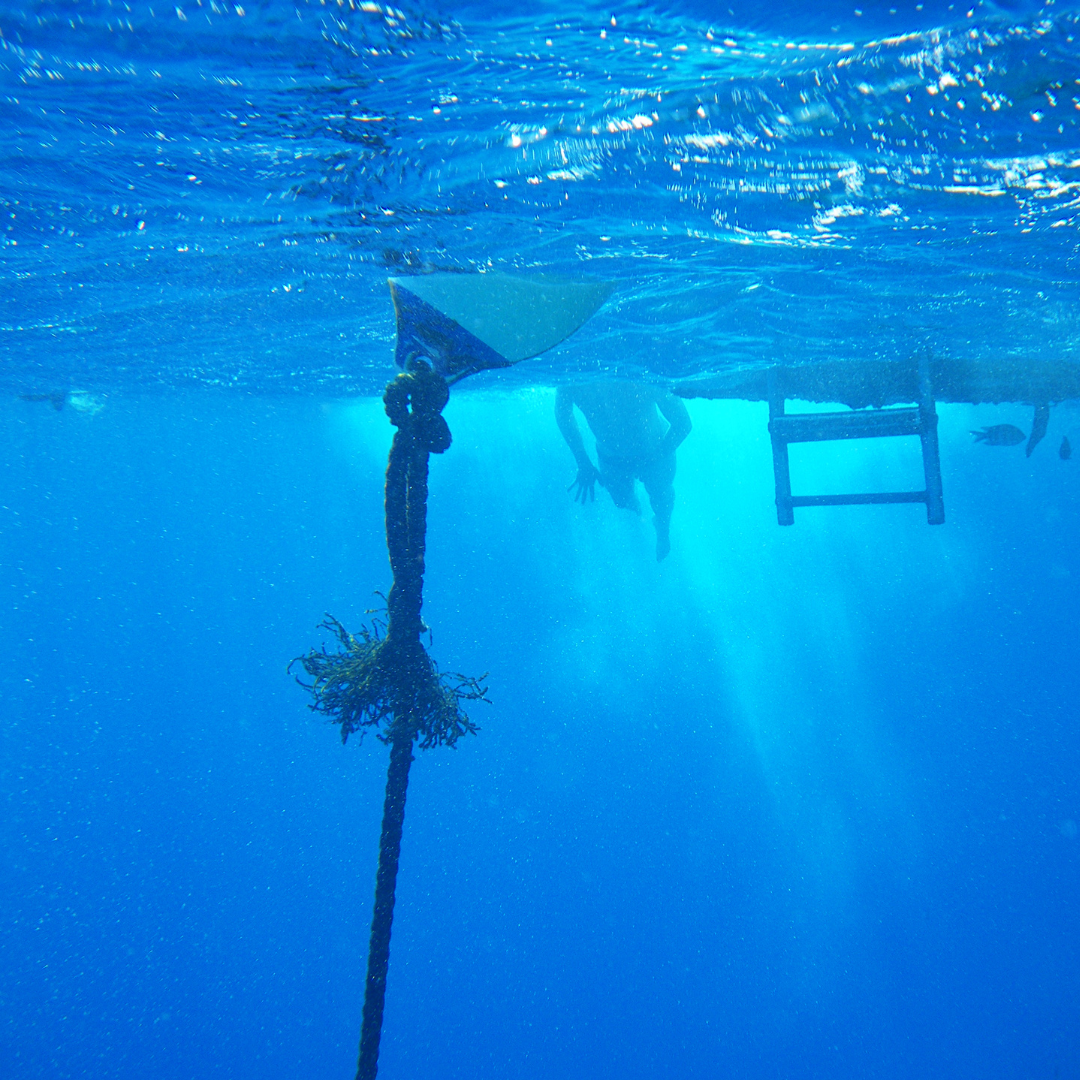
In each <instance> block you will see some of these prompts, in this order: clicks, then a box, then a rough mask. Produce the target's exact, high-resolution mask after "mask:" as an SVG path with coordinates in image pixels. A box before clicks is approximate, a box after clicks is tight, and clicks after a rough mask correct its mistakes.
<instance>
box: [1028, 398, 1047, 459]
mask: <svg viewBox="0 0 1080 1080" xmlns="http://www.w3.org/2000/svg"><path fill="white" fill-rule="evenodd" d="M1049 423H1050V406H1049V405H1047V404H1045V403H1044V404H1042V405H1036V406H1035V419H1034V420H1032V422H1031V438H1030V439H1028V444H1027V450H1026V451H1025V453H1026V455H1027V456H1028V457H1031V451H1032V450H1034V449H1035V447H1036V446H1038V445H1039V443H1041V442H1042V440H1043V436H1044V435H1045V434H1046V427H1047V425H1048V424H1049Z"/></svg>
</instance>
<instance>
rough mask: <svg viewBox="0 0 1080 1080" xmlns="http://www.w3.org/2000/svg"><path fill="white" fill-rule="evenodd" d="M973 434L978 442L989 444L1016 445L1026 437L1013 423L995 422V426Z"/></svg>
mask: <svg viewBox="0 0 1080 1080" xmlns="http://www.w3.org/2000/svg"><path fill="white" fill-rule="evenodd" d="M971 434H972V435H974V436H975V441H976V442H984V443H986V445H987V446H1015V445H1016V444H1017V443H1022V442H1023V441H1024V439H1025V438H1026V436H1025V435H1024V433H1023V432H1022V431H1021V430H1020V429H1019V428H1018V427H1013V426H1012V424H994V426H993V427H985V428H983V429H982V431H973V432H972V433H971ZM1040 438H1041V436H1040Z"/></svg>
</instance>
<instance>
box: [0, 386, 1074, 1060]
mask: <svg viewBox="0 0 1080 1080" xmlns="http://www.w3.org/2000/svg"><path fill="white" fill-rule="evenodd" d="M553 397H554V395H553V393H552V392H551V391H547V390H527V389H525V390H517V391H514V392H511V393H499V392H495V391H484V392H479V393H476V392H474V393H471V394H470V393H469V392H467V391H458V392H456V393H455V396H454V398H453V400H452V401H451V404H450V406H449V407H448V409H447V417H448V420H449V421H450V425H451V428H452V429H453V431H454V435H455V443H454V446H453V447H452V449H451V450H450V452H448V453H447V454H446V455H445V457H443V458H438V459H433V468H432V487H431V505H430V527H429V547H430V558H429V564H428V575H427V589H426V604H425V615H426V618H427V620H428V622H429V623H430V625H431V626H432V627H433V630H434V635H435V636H434V647H433V654H434V655H435V657H436V658H437V659H438V660H439V662H440V664H441V665H442V666H443V667H444V668H448V669H451V670H462V671H466V672H471V673H479V672H482V671H489V672H490V680H489V681H490V685H491V696H492V699H493V702H494V704H493V705H492V706H491V707H490V708H486V709H479V708H478V709H477V714H478V716H477V718H478V719H479V721H480V723H481V725H482V728H483V730H482V732H481V733H480V735H479V736H478V737H477V738H475V739H471V740H468V741H467V742H465V743H464V744H462V745H461V746H460V747H459V749H457V750H456V751H446V750H443V751H432V752H427V753H424V754H421V755H419V758H418V761H417V764H416V766H415V767H414V770H413V776H412V783H411V787H410V792H409V804H408V810H407V815H406V829H405V839H404V845H403V853H402V870H401V876H400V879H399V888H398V908H397V913H396V919H395V925H394V938H393V946H392V956H391V972H390V983H389V992H388V1004H387V1013H386V1028H385V1032H384V1040H383V1054H382V1065H381V1069H380V1076H386V1077H390V1078H392V1077H398V1076H413V1077H432V1078H436V1077H439V1078H441V1077H492V1078H494V1077H505V1076H510V1075H513V1076H515V1077H522V1078H531V1077H550V1076H561V1077H574V1078H577V1077H615V1076H620V1077H653V1076H657V1075H660V1076H676V1075H679V1076H687V1077H703V1078H704V1077H718V1076H725V1077H726V1076H731V1077H746V1078H755V1080H756V1078H759V1077H762V1078H763V1077H821V1076H829V1077H866V1076H874V1077H901V1076H913V1075H919V1076H926V1077H943V1078H944V1077H948V1078H953V1080H954V1078H968V1077H970V1078H972V1080H974V1078H979V1080H986V1078H990V1077H1000V1078H1013V1077H1029V1076H1030V1077H1037V1076H1062V1077H1067V1076H1073V1075H1077V1070H1078V1069H1080V1045H1078V1041H1080V1040H1078V1034H1077V1032H1078V1030H1080V1028H1078V1024H1077V1020H1078V1009H1080V985H1078V975H1077V970H1078V967H1077V961H1078V957H1077V947H1078V935H1077V924H1076V896H1077V890H1078V886H1080V861H1078V860H1080V846H1078V844H1080V841H1078V840H1077V835H1076V834H1077V825H1076V822H1077V820H1078V819H1080V796H1078V793H1077V787H1076V774H1077V767H1078V764H1080V761H1078V758H1080V739H1078V737H1077V731H1076V721H1077V716H1076V704H1075V703H1076V700H1077V666H1076V663H1075V652H1076V622H1075V611H1076V581H1077V577H1078V575H1080V565H1078V559H1077V555H1076V543H1075V538H1076V535H1077V528H1078V513H1077V503H1076V498H1075V486H1076V477H1075V475H1074V474H1075V465H1074V464H1073V463H1071V462H1062V461H1060V460H1059V459H1058V457H1057V456H1056V455H1055V454H1054V453H1053V450H1054V448H1055V447H1056V444H1057V442H1058V441H1059V439H1060V435H1061V434H1062V432H1063V431H1065V430H1067V427H1068V424H1069V423H1070V422H1071V421H1072V420H1074V419H1075V413H1073V412H1071V411H1069V410H1067V409H1062V410H1058V411H1057V412H1056V413H1055V415H1054V418H1053V419H1052V421H1051V430H1050V435H1049V437H1048V440H1047V443H1046V444H1044V445H1043V446H1042V447H1040V448H1039V450H1038V451H1036V453H1035V455H1034V456H1033V457H1032V458H1031V459H1025V458H1024V457H1023V455H1022V453H1021V452H1020V448H1015V449H1007V450H998V449H988V448H986V447H984V446H973V445H971V444H970V436H968V434H967V431H968V429H969V428H971V427H976V426H981V425H982V424H985V423H993V422H1016V423H1019V424H1021V425H1024V424H1026V423H1027V422H1028V419H1029V418H1028V416H1027V414H1026V412H1025V411H1023V410H1020V409H1019V408H1008V407H1001V408H990V407H985V408H980V409H971V408H962V407H948V406H946V407H942V408H941V410H940V411H941V416H942V419H941V431H942V454H943V469H944V477H945V494H946V507H947V512H948V522H947V524H946V525H945V526H943V527H941V528H928V527H927V526H926V524H925V519H924V517H923V514H922V511H921V508H918V507H911V506H907V507H903V506H902V507H885V508H845V509H836V510H806V511H799V512H798V520H797V523H796V525H795V527H794V528H791V529H779V528H777V526H776V524H775V517H774V514H773V510H772V506H771V464H770V457H769V450H768V439H767V435H766V432H765V409H764V406H756V405H747V404H738V403H735V404H727V403H718V402H700V401H699V402H691V403H690V406H691V411H692V415H693V419H694V424H695V428H694V431H693V433H692V435H691V436H690V438H689V440H688V441H687V442H686V443H685V444H684V446H683V448H682V449H681V451H680V455H679V456H680V466H679V476H678V480H677V487H678V492H679V501H678V504H677V507H676V515H675V524H674V529H673V541H674V549H673V553H672V555H671V557H670V559H669V560H668V561H667V562H665V563H664V564H662V565H660V566H658V565H657V564H656V563H655V562H654V561H653V555H652V546H653V545H652V541H651V539H650V529H649V526H648V523H647V521H642V520H640V519H637V518H635V517H633V516H632V515H630V514H627V513H625V512H622V511H618V510H616V508H615V507H613V506H612V505H611V503H610V500H608V499H607V497H606V495H602V496H601V498H600V499H599V500H598V501H597V503H596V504H595V505H590V506H587V507H585V508H584V509H583V508H580V507H578V506H576V505H575V504H573V503H572V502H571V500H570V497H569V496H568V495H567V493H566V490H565V489H566V485H567V483H569V481H570V480H571V479H572V475H573V470H572V461H571V458H570V456H569V454H568V452H567V451H566V449H565V447H564V446H563V445H562V443H561V440H560V437H559V434H558V432H557V430H556V428H555V425H554V422H553V416H552V409H553ZM0 429H2V430H3V433H4V443H5V445H6V446H7V448H8V449H7V452H6V453H5V455H4V458H3V463H2V473H0V484H2V491H3V499H2V503H3V508H2V510H0V513H2V514H3V528H2V531H0V545H2V546H0V556H2V567H3V569H2V572H0V589H2V596H3V598H4V599H3V611H4V615H3V618H2V620H0V650H2V653H3V655H4V656H5V658H6V663H5V664H4V666H3V672H2V675H0V680H2V683H0V692H2V695H3V700H4V703H5V704H4V715H5V722H4V724H3V726H2V729H0V732H2V734H0V738H2V743H0V761H2V771H0V792H2V798H3V806H4V813H3V815H2V816H0V830H2V840H0V843H2V849H3V851H4V853H5V856H4V860H3V873H2V877H0V902H2V904H3V910H4V912H5V917H4V920H3V923H2V924H0V935H2V938H0V952H2V954H3V956H4V963H3V976H2V980H0V993H2V1006H3V1007H2V1015H3V1017H4V1020H3V1026H2V1028H0V1070H2V1072H3V1074H4V1075H5V1076H9V1077H18V1078H30V1077H101V1078H106V1077H107V1078H112V1077H116V1078H120V1077H124V1078H126V1077H147V1076H153V1077H156V1078H162V1080H172V1078H178V1080H179V1078H188V1077H237V1078H242V1077H255V1076H258V1077H293V1076H347V1075H351V1071H352V1069H353V1068H354V1061H355V1050H356V1041H357V1034H358V1027H359V1012H360V1001H361V994H362V974H363V964H364V952H365V947H366V937H367V929H368V923H369V918H370V903H371V894H372V888H373V882H374V864H375V855H376V847H377V837H378V827H379V825H378V823H379V814H380V811H381V798H382V786H383V782H384V770H385V764H386V752H385V749H384V748H383V747H382V746H381V745H379V744H378V743H376V742H375V741H373V740H372V741H370V742H367V743H365V744H364V745H362V746H361V745H358V744H356V743H353V742H351V743H350V744H349V745H348V746H347V747H345V748H342V746H341V745H340V743H339V741H338V739H337V737H336V731H335V729H334V728H332V727H330V726H327V725H324V724H322V723H321V722H320V721H319V720H318V719H317V718H316V717H315V716H314V715H313V714H311V713H310V712H309V711H308V710H307V709H306V700H305V696H304V694H303V692H302V691H301V690H300V689H299V688H298V687H296V686H295V685H294V684H293V683H292V682H291V680H290V679H289V678H287V677H286V675H285V664H286V663H287V661H288V659H289V658H290V657H292V656H295V655H297V654H298V653H300V652H302V651H304V650H306V649H307V648H308V647H310V646H311V645H312V644H315V643H317V642H318V641H319V640H320V635H323V632H321V631H318V630H316V629H315V626H316V624H317V623H318V622H319V620H320V618H321V617H322V614H323V612H324V611H331V612H333V613H334V614H335V615H336V616H338V617H339V618H341V619H342V620H343V621H345V622H346V624H347V625H350V626H356V625H357V624H358V623H359V622H360V621H361V620H362V619H363V617H364V610H365V608H366V607H368V606H371V605H372V604H375V603H377V598H375V597H373V596H372V590H374V589H376V588H385V587H386V585H387V584H388V567H387V565H386V558H385V551H384V548H383V542H382V536H381V520H380V512H381V507H380V499H379V490H380V484H381V473H382V469H383V467H384V461H385V456H384V455H385V451H386V448H387V446H388V442H389V433H390V430H389V427H388V425H387V424H386V422H385V419H384V418H383V417H382V415H381V412H380V407H379V403H378V402H377V401H374V400H365V401H360V402H356V403H353V404H348V403H337V404H328V405H320V404H318V403H316V402H312V401H308V400H283V401H273V402H270V401H265V400H263V401H260V400H244V399H233V398H230V397H228V396H226V395H221V396H219V397H216V398H215V397H212V396H207V395H201V394H188V395H183V394H181V395H178V396H174V397H172V398H169V399H167V400H165V399H162V400H155V399H137V398H135V399H121V400H117V401H114V402H110V404H109V406H108V408H106V409H105V411H104V412H102V413H101V414H99V415H97V416H93V417H89V416H85V415H80V414H78V413H77V412H75V411H73V410H70V409H67V410H64V411H63V412H62V413H54V412H53V411H52V410H51V409H49V408H48V406H47V405H46V406H37V405H33V404H28V403H26V402H10V401H9V402H6V403H4V404H3V407H2V412H0ZM905 442H906V440H890V441H889V442H888V443H887V444H886V443H881V444H879V445H877V446H874V445H873V444H868V445H864V446H862V447H856V446H854V445H851V446H846V447H827V448H822V451H821V453H820V454H819V455H818V456H817V457H816V458H811V457H806V458H799V457H795V458H794V459H793V472H794V479H795V484H796V488H797V490H806V491H811V490H836V489H838V488H840V487H857V488H862V489H864V490H866V489H871V488H873V487H875V486H881V485H884V484H890V483H896V482H897V481H899V482H903V480H904V478H905V477H910V478H911V479H914V478H915V477H916V476H917V469H918V456H917V448H916V447H915V446H906V445H905ZM912 442H914V440H912ZM859 450H861V451H862V452H857V451H859ZM369 598H370V600H369ZM323 636H324V635H323Z"/></svg>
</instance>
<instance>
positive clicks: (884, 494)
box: [786, 491, 927, 506]
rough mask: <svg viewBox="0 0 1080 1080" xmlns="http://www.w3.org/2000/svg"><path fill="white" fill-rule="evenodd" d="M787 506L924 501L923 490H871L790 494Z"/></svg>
mask: <svg viewBox="0 0 1080 1080" xmlns="http://www.w3.org/2000/svg"><path fill="white" fill-rule="evenodd" d="M786 501H787V502H788V505H789V506H870V505H873V504H876V503H924V502H926V501H927V497H926V492H925V491H871V492H868V493H866V494H862V495H791V496H789V497H788V499H787V500H786Z"/></svg>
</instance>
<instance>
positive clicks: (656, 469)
mask: <svg viewBox="0 0 1080 1080" xmlns="http://www.w3.org/2000/svg"><path fill="white" fill-rule="evenodd" d="M641 482H642V483H643V484H644V485H645V490H646V491H647V492H648V493H649V504H650V505H651V506H652V510H653V515H654V516H653V524H654V525H655V526H656V561H657V562H661V561H663V560H664V559H665V558H667V554H668V552H669V551H671V537H670V530H671V512H672V510H674V509H675V454H674V452H672V453H670V454H667V455H665V456H664V457H662V458H660V460H659V461H656V462H654V463H653V464H652V465H650V466H649V467H648V468H647V469H645V470H644V471H643V472H642V476H641Z"/></svg>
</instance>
